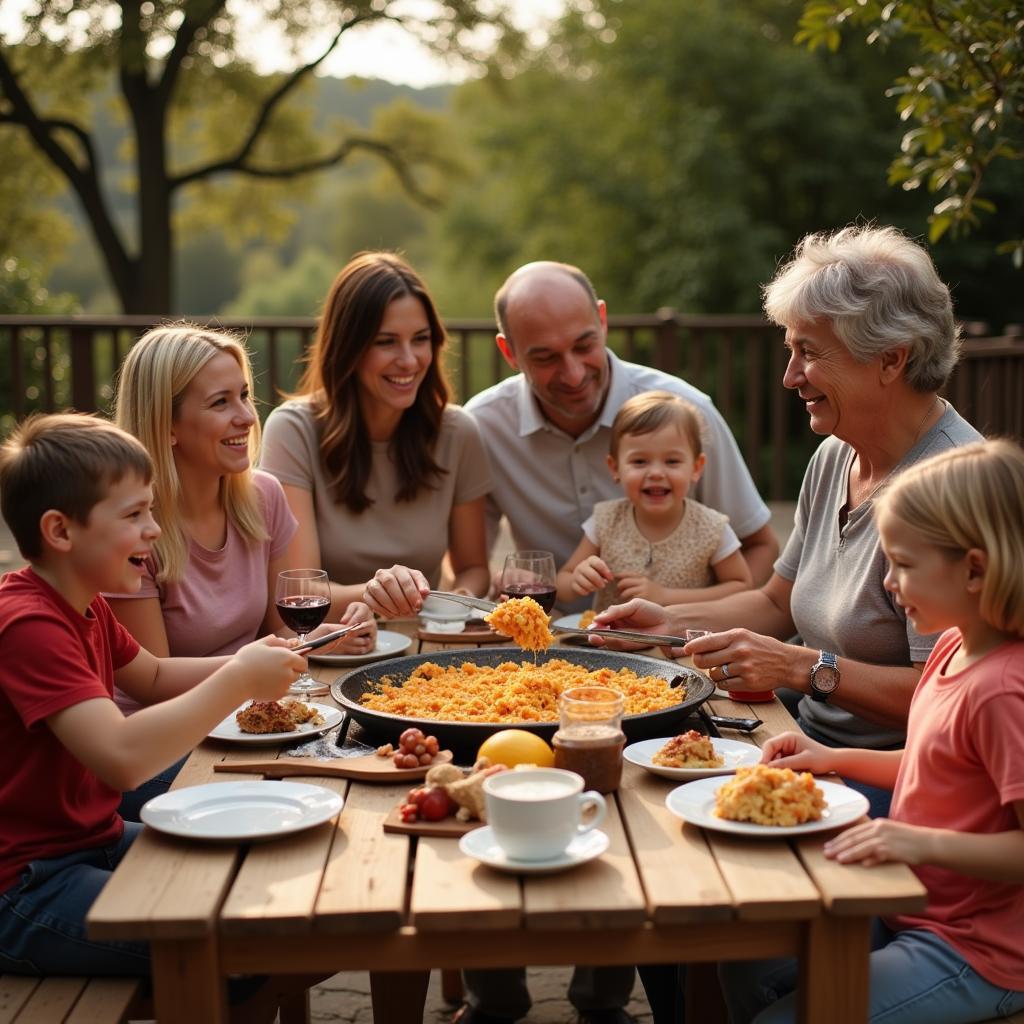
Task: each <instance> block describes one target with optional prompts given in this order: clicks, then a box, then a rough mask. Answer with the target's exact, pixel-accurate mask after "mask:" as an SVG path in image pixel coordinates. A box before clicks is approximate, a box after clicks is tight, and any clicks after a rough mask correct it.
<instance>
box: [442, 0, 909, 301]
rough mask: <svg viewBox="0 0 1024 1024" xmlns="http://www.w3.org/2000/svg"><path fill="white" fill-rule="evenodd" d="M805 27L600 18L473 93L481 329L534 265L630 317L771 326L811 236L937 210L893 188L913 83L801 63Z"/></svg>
mask: <svg viewBox="0 0 1024 1024" xmlns="http://www.w3.org/2000/svg"><path fill="white" fill-rule="evenodd" d="M799 10H800V5H799V4H798V3H795V2H788V0H685V2H680V0H645V2H644V3H642V4H637V3H631V2H626V0H584V2H582V3H581V4H580V5H579V6H577V7H576V8H575V9H574V10H573V11H571V12H570V13H569V14H567V16H566V17H565V18H564V19H563V21H562V23H561V25H560V28H559V31H558V32H557V33H556V36H555V38H554V39H553V40H552V43H551V45H550V46H548V47H547V48H546V50H545V51H544V52H543V54H541V55H540V56H538V57H537V58H536V59H534V60H532V61H530V62H529V63H528V65H527V66H526V68H525V69H524V70H522V71H521V73H517V74H515V75H514V76H513V77H511V78H510V79H507V80H506V79H504V78H497V80H495V78H496V77H497V76H495V77H492V79H490V80H487V81H482V82H477V83H470V84H468V85H466V86H463V87H462V88H461V89H460V90H459V94H458V96H457V104H456V106H457V110H458V114H459V127H460V130H461V131H462V132H463V134H464V135H465V136H466V137H468V138H470V139H471V140H472V141H473V143H474V144H475V147H476V150H477V152H478V154H479V156H478V160H479V168H478V171H479V182H478V185H476V186H474V187H473V188H472V189H466V190H464V191H463V192H462V193H461V194H460V195H459V196H457V197H456V198H455V199H454V201H453V203H452V205H451V208H450V209H449V210H447V211H446V212H445V214H444V222H445V224H444V231H443V233H442V239H441V241H440V243H439V244H440V246H441V249H442V255H443V260H444V266H445V269H446V276H447V275H448V274H451V275H453V281H454V282H455V283H456V287H457V286H458V284H459V283H462V282H464V284H465V287H464V288H463V289H462V293H463V294H464V295H465V294H467V293H469V294H472V295H473V300H472V303H471V305H472V307H473V308H472V309H471V311H472V312H482V311H483V310H484V309H485V308H486V300H487V298H488V297H489V294H492V293H493V286H494V285H495V284H497V283H498V282H500V280H501V279H502V278H503V277H504V275H505V274H506V273H507V272H508V270H509V269H510V268H511V267H514V266H515V265H516V264H517V263H521V262H525V261H527V260H530V259H538V258H555V259H565V260H569V261H571V262H575V263H578V264H580V265H581V266H583V267H584V268H585V269H587V270H588V271H589V272H590V273H591V275H592V276H593V278H594V279H595V281H596V282H597V283H598V286H599V288H600V290H601V292H602V294H604V295H605V296H606V297H607V298H608V299H609V300H610V301H611V302H612V307H613V309H618V310H622V311H625V310H627V309H633V310H638V309H639V310H652V309H655V308H657V307H659V306H664V305H673V306H676V307H678V308H681V309H684V310H687V311H690V312H701V311H705V312H716V313H724V312H752V311H756V310H757V309H758V307H759V289H758V285H759V283H760V282H763V281H764V280H766V279H767V278H769V277H770V276H771V273H772V271H773V269H774V267H775V264H776V262H777V260H778V259H779V257H780V256H782V255H784V254H785V253H786V252H787V251H788V250H789V249H790V248H791V246H792V244H793V242H794V241H795V240H796V238H798V237H799V236H800V235H801V234H803V233H804V232H806V231H808V230H813V229H822V228H830V227H836V226H840V225H842V224H844V223H847V222H849V221H851V220H855V219H857V218H858V217H869V218H870V217H874V218H884V219H886V220H890V221H895V222H906V221H908V220H910V219H912V217H913V215H914V213H915V207H916V205H919V203H917V202H916V201H915V199H914V197H913V196H910V197H908V196H904V195H902V194H899V193H896V194H894V193H892V192H891V190H890V189H888V187H887V185H886V182H885V174H884V167H885V163H886V162H887V156H888V153H889V152H891V146H892V145H893V144H894V143H895V141H896V140H897V139H898V128H896V127H895V126H893V125H892V124H891V115H890V112H889V110H888V108H887V105H886V103H885V101H884V99H883V98H881V90H882V88H883V87H884V85H883V83H885V82H887V81H888V80H890V77H891V74H892V69H893V67H894V66H896V65H894V64H892V63H890V65H889V66H887V67H885V68H880V69H875V68H869V69H867V70H866V71H862V70H860V69H859V67H858V59H859V56H860V55H859V54H858V53H857V52H856V50H855V49H854V48H851V49H847V50H844V51H843V52H841V53H839V54H826V55H822V54H811V53H808V52H806V51H802V50H794V49H793V47H792V45H791V43H790V40H791V39H792V36H793V33H794V32H795V31H796V24H797V18H798V15H799ZM470 275H471V276H473V277H474V279H475V280H476V281H477V282H478V283H477V284H476V285H475V286H474V285H473V284H472V283H471V282H470V281H469V280H466V278H467V277H468V276H470ZM452 283H453V282H452V281H449V282H448V283H447V286H448V287H451V286H452Z"/></svg>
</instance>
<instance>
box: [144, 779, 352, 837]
mask: <svg viewBox="0 0 1024 1024" xmlns="http://www.w3.org/2000/svg"><path fill="white" fill-rule="evenodd" d="M343 806H344V801H343V800H342V798H341V797H340V796H339V795H338V794H337V793H334V792H332V791H331V790H329V789H325V788H324V787H323V786H310V785H308V784H306V783H304V782H270V781H267V780H265V779H264V780H262V781H259V782H252V781H250V782H209V783H206V785H203V786H189V787H187V788H185V789H173V790H171V791H170V792H169V793H162V794H161V795H160V796H157V797H154V798H153V799H152V800H150V801H148V802H147V803H146V804H144V805H143V807H142V814H141V817H142V820H143V822H145V824H147V825H149V826H150V827H151V828H155V829H156V830H157V831H158V832H166V833H167V834H168V835H172V836H182V837H183V838H185V839H215V840H235V841H238V840H247V839H275V838H277V837H278V836H285V835H289V834H291V833H292V832H298V831H300V830H301V829H304V828H312V827H313V826H314V825H319V824H321V823H322V822H325V821H330V820H331V818H333V817H334V816H335V815H336V814H338V812H339V811H340V810H341V808H342V807H343Z"/></svg>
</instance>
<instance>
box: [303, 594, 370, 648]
mask: <svg viewBox="0 0 1024 1024" xmlns="http://www.w3.org/2000/svg"><path fill="white" fill-rule="evenodd" d="M356 623H361V624H362V626H363V628H362V629H358V630H356V631H355V632H352V633H348V634H346V635H345V636H343V637H341V639H340V640H335V641H334V643H332V644H327V645H326V646H325V647H321V648H319V653H321V654H367V653H368V652H370V651H372V650H373V649H374V647H376V645H377V622H376V620H375V619H374V617H373V612H371V611H370V609H369V608H368V607H367V606H366V605H365V604H363V602H362V601H353V602H352V603H351V604H350V605H349V606H348V607H347V608H346V609H345V614H344V615H342V617H341V621H340V622H325V623H324V624H323V625H321V626H317V628H316V629H314V630H313V632H312V633H309V634H308V635H307V636H306V640H307V641H308V640H316V639H317V637H321V636H326V635H327V634H328V633H333V632H334V631H335V630H336V629H338V628H340V627H341V626H351V625H355V624H356Z"/></svg>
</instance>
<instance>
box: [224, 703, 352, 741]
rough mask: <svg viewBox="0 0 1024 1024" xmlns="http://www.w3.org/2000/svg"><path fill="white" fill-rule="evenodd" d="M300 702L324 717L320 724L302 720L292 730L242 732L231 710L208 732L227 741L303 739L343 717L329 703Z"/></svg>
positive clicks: (329, 726)
mask: <svg viewBox="0 0 1024 1024" xmlns="http://www.w3.org/2000/svg"><path fill="white" fill-rule="evenodd" d="M251 703H252V701H248V700H247V701H246V702H245V703H244V704H243V705H242V708H247V707H248V706H249V705H250V704H251ZM302 703H303V704H305V705H306V706H307V707H311V708H312V709H313V710H314V711H319V712H320V714H321V715H322V716H323V719H324V720H323V722H322V723H321V724H320V725H312V724H310V723H309V722H303V724H302V725H300V726H298V728H296V729H295V730H293V731H292V732H242V730H241V729H240V728H239V727H238V721H237V720H236V719H235V712H234V711H232V712H231V714H230V715H228V717H227V718H225V719H224V721H223V722H221V723H220V725H218V726H217V728H216V729H214V730H213V732H211V733H210V739H211V740H227V741H228V742H229V743H281V742H288V741H290V740H304V739H307V738H308V737H310V736H319V735H320V733H322V732H327V730H328V729H333V728H334V727H335V726H336V725H337V724H338V723H339V722H340V721H341V720H342V719H343V718H344V717H345V713H344V712H343V711H339V710H338V708H335V707H331V705H330V704H314V703H313V701H311V700H304V701H303V702H302ZM242 708H237V709H236V710H237V711H241V710H242Z"/></svg>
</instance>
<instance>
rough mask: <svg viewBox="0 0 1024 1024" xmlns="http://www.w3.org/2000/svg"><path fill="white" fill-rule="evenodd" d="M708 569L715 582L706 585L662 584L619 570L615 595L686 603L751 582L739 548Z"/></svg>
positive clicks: (736, 590)
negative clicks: (674, 585) (670, 585)
mask: <svg viewBox="0 0 1024 1024" xmlns="http://www.w3.org/2000/svg"><path fill="white" fill-rule="evenodd" d="M711 569H712V572H714V574H715V578H716V579H717V580H718V582H717V583H712V584H711V586H709V587H687V588H682V587H666V586H663V585H662V584H660V583H655V582H654V581H653V580H650V579H648V578H647V577H646V576H641V575H639V574H636V573H623V574H622V575H621V576H619V577H618V580H617V582H618V586H619V594H620V595H621V596H622V598H623V600H627V601H628V600H630V599H631V598H634V597H643V598H646V599H647V600H648V601H657V602H658V604H690V603H691V602H692V601H717V600H718V599H719V598H721V597H728V596H729V595H730V594H738V593H740V591H742V590H749V589H750V588H751V587H752V586H753V585H754V580H753V577H752V576H751V575H750V566H749V565H747V562H746V559H745V558H744V557H743V556H742V555H741V554H740V553H739V551H734V552H733V553H732V554H731V555H727V556H726V557H725V558H723V559H722V560H721V561H720V562H716V563H715V564H714V565H713V566H712V567H711Z"/></svg>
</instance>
